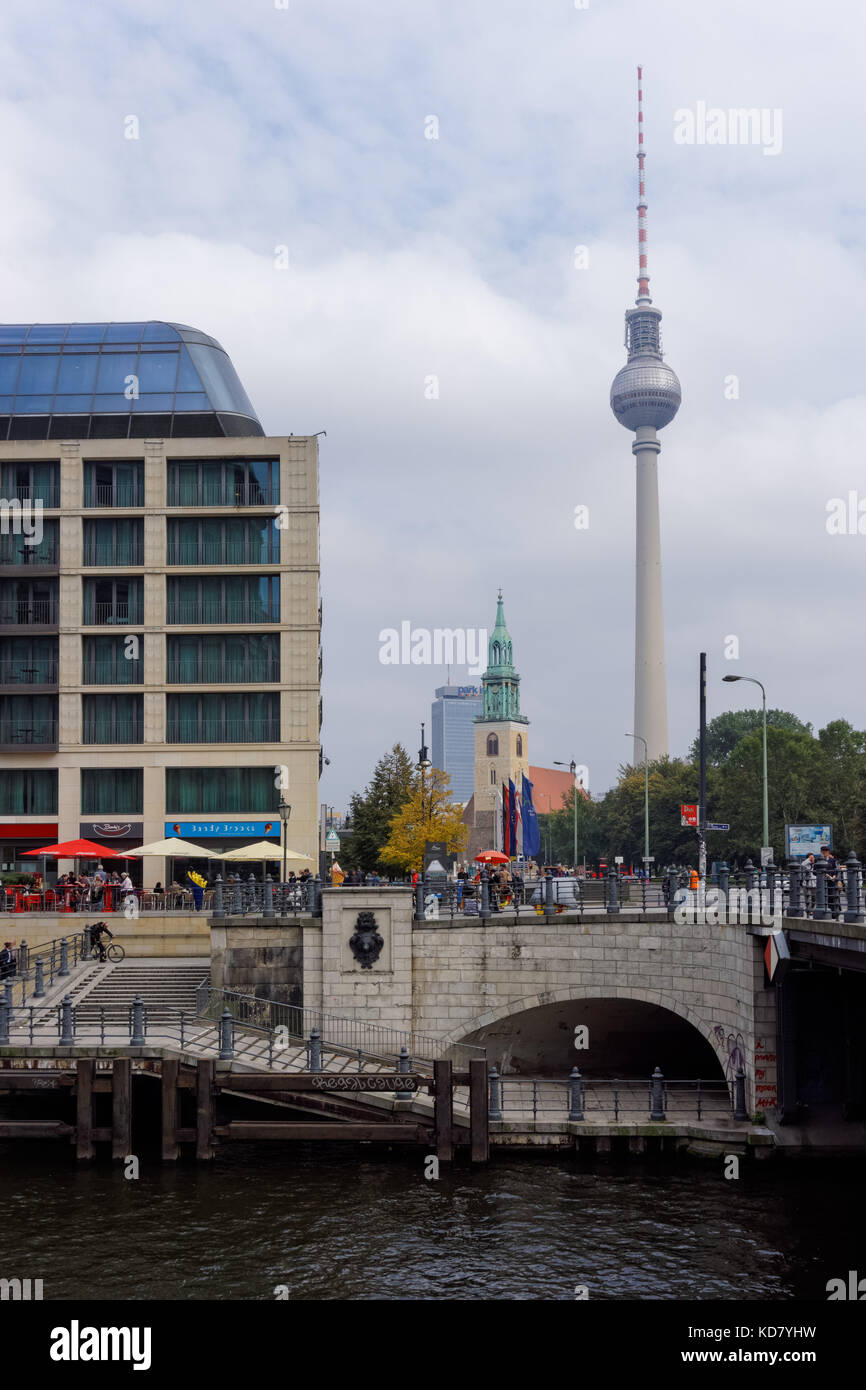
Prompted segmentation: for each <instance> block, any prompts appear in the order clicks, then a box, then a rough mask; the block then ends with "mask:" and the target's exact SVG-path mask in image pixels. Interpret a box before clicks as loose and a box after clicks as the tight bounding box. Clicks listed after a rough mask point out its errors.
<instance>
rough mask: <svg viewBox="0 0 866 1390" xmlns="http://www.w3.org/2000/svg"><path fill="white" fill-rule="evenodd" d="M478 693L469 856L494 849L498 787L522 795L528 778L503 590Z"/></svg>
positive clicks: (524, 729)
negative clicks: (513, 789) (512, 788)
mask: <svg viewBox="0 0 866 1390" xmlns="http://www.w3.org/2000/svg"><path fill="white" fill-rule="evenodd" d="M481 687H482V707H481V714H480V715H478V716H477V717H476V719H475V796H474V817H473V829H472V831H471V835H470V842H469V848H470V849H471V851H472V853H473V854H477V853H478V851H479V850H481V849H493V848H494V846H495V845H496V844H497V839H496V825H495V813H496V808H497V806H498V805H499V793H500V792H501V790H502V787H503V786H506V787H507V785H508V779H509V778H511V780H512V781H513V782H514V785H515V786H516V787H517V789H518V791H520V790H521V789H522V782H521V780H520V778H521V773H524V772H525V773H526V774H527V776H528V775H529V739H528V734H527V730H528V728H529V720H528V719H527V717H526V715H525V714H521V713H520V677H519V675H518V674H517V672H516V671H515V669H514V661H513V654H512V648H511V638H510V636H509V634H508V628H507V627H506V626H505V612H504V610H503V606H502V590H501V589H500V591H499V596H498V599H497V606H496V622H495V624H494V627H493V631H492V633H491V634H490V640H489V642H488V644H487V670H486V671H485V672H484V675H483V676H482V677H481Z"/></svg>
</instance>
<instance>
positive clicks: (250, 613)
mask: <svg viewBox="0 0 866 1390" xmlns="http://www.w3.org/2000/svg"><path fill="white" fill-rule="evenodd" d="M139 621H140V620H139ZM279 621H280V615H279V611H276V612H265V611H263V610H262V609H259V608H256V607H255V605H254V604H250V605H247V604H244V603H225V604H222V603H208V602H202V603H198V602H196V601H195V600H189V601H187V600H184V599H175V600H174V601H172V600H171V599H169V604H168V617H167V619H166V622H167V623H168V624H169V625H173V624H176V623H188V624H189V625H190V626H191V627H194V626H196V625H201V624H204V623H208V624H209V623H216V624H218V625H223V626H225V625H226V624H227V623H278V622H279Z"/></svg>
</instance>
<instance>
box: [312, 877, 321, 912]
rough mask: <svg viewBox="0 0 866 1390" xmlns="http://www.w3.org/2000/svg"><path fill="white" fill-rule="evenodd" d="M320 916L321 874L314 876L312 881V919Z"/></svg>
mask: <svg viewBox="0 0 866 1390" xmlns="http://www.w3.org/2000/svg"><path fill="white" fill-rule="evenodd" d="M321 915H322V876H321V874H316V877H315V878H314V879H313V916H314V917H321Z"/></svg>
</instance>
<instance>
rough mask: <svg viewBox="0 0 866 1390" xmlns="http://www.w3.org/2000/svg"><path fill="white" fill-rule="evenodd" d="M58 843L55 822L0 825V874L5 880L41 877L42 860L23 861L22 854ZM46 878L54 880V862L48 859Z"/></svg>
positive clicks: (29, 859) (30, 859)
mask: <svg viewBox="0 0 866 1390" xmlns="http://www.w3.org/2000/svg"><path fill="white" fill-rule="evenodd" d="M56 843H57V822H56V821H44V822H40V823H39V824H38V825H36V824H29V825H27V824H24V823H22V822H17V823H16V822H11V823H9V824H2V825H0V873H2V875H3V878H4V880H5V881H9V880H10V879H13V878H16V877H19V876H20V875H22V874H27V875H28V876H31V875H39V876H41V874H42V860H41V859H33V858H29V857H28V858H22V856H23V854H24V851H25V850H29V849H39V847H40V846H41V845H54V844H56ZM47 867H48V872H49V877H50V878H51V879H52V880H53V878H54V872H53V871H54V869H56V867H57V865H56V861H54V860H51V859H49V860H48V865H47Z"/></svg>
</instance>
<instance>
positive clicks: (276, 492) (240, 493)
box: [168, 478, 280, 507]
mask: <svg viewBox="0 0 866 1390" xmlns="http://www.w3.org/2000/svg"><path fill="white" fill-rule="evenodd" d="M279 500H280V487H279V483H274V485H273V487H261V486H260V485H259V484H255V485H254V486H249V485H247V486H246V487H245V486H244V485H243V483H239V484H238V485H237V486H234V487H232V486H230V487H226V488H211V487H203V488H195V487H188V486H186V485H184V484H182V483H178V482H177V481H176V480H173V479H171V478H170V479H169V484H168V505H169V507H275V506H277V505H278V503H279Z"/></svg>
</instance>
